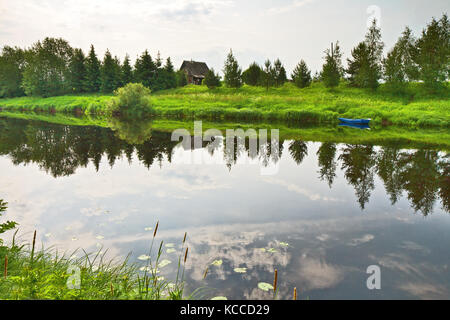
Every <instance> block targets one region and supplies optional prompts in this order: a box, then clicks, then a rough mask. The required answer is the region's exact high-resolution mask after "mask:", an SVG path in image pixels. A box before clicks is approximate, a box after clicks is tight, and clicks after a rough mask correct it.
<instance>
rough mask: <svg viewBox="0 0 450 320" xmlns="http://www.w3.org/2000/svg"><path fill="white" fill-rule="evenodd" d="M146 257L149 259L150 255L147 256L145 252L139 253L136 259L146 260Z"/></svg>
mask: <svg viewBox="0 0 450 320" xmlns="http://www.w3.org/2000/svg"><path fill="white" fill-rule="evenodd" d="M148 259H150V256H147V255H145V254H143V255H140V256H139V257H138V260H141V261H146V260H148Z"/></svg>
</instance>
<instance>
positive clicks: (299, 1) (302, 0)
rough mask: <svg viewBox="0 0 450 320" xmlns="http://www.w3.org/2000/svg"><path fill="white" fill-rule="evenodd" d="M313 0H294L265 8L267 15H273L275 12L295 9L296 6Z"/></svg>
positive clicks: (298, 6) (301, 5)
mask: <svg viewBox="0 0 450 320" xmlns="http://www.w3.org/2000/svg"><path fill="white" fill-rule="evenodd" d="M314 1H315V0H294V1H293V2H291V3H290V4H288V5H285V6H280V7H274V8H270V9H268V10H267V14H269V15H275V14H281V13H286V12H289V11H291V10H295V9H297V8H300V7H303V6H304V5H307V4H309V3H312V2H314Z"/></svg>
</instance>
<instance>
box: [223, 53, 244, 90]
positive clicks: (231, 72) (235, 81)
mask: <svg viewBox="0 0 450 320" xmlns="http://www.w3.org/2000/svg"><path fill="white" fill-rule="evenodd" d="M223 73H224V81H225V85H226V86H227V87H229V88H240V87H241V86H242V69H241V67H239V64H238V62H237V60H236V58H235V57H234V55H233V51H232V50H231V49H230V53H229V54H228V56H227V60H226V61H225V66H224V68H223Z"/></svg>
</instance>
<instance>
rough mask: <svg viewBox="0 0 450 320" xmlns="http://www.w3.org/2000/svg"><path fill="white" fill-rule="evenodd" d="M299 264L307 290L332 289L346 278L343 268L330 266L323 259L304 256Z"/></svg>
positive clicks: (300, 273) (300, 274) (301, 276)
mask: <svg viewBox="0 0 450 320" xmlns="http://www.w3.org/2000/svg"><path fill="white" fill-rule="evenodd" d="M299 263H300V268H299V277H300V280H301V282H302V283H304V284H305V285H304V289H305V290H311V289H326V288H332V287H334V286H336V285H337V284H338V283H339V282H340V281H342V279H343V278H344V270H343V268H342V267H339V266H335V265H331V264H328V263H327V262H325V261H324V260H323V259H319V258H311V257H308V256H302V257H300V259H299Z"/></svg>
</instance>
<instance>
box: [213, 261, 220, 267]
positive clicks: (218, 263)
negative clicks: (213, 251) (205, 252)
mask: <svg viewBox="0 0 450 320" xmlns="http://www.w3.org/2000/svg"><path fill="white" fill-rule="evenodd" d="M222 263H223V261H222V260H214V261H213V262H212V263H211V264H212V265H213V266H216V267H220V266H221V265H222Z"/></svg>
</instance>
